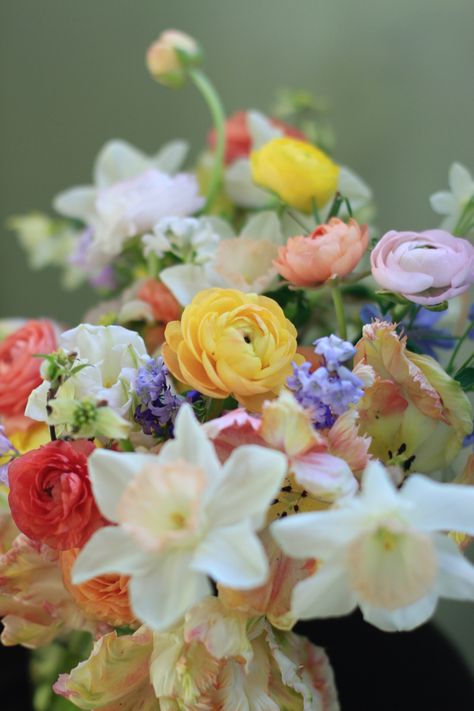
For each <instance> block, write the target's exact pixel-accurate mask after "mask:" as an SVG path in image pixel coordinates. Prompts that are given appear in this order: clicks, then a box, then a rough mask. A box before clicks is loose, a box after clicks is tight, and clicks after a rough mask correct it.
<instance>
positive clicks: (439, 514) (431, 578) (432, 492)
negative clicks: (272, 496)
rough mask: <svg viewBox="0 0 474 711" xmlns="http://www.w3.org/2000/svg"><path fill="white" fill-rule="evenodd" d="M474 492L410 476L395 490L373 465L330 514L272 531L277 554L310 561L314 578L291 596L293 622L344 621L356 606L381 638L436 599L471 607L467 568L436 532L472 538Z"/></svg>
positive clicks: (416, 618) (300, 518) (294, 519)
mask: <svg viewBox="0 0 474 711" xmlns="http://www.w3.org/2000/svg"><path fill="white" fill-rule="evenodd" d="M473 511H474V487H470V486H462V485H459V484H441V483H439V482H435V481H433V480H431V479H429V478H427V477H424V476H421V475H418V474H415V475H412V476H410V477H409V479H408V480H407V482H406V483H405V484H404V486H403V488H402V489H401V490H400V491H397V489H396V488H395V487H394V485H393V483H392V482H391V479H390V476H389V474H388V473H387V471H386V470H385V468H384V467H383V466H382V465H381V464H380V463H379V462H372V463H371V464H369V466H368V467H367V469H366V470H365V472H364V474H363V478H362V493H361V494H360V495H359V496H356V497H354V498H353V499H349V500H347V501H344V503H343V504H342V505H341V506H340V508H337V509H331V510H328V511H321V512H315V513H303V514H298V515H295V516H291V517H289V518H287V519H285V520H283V521H278V522H275V523H274V524H272V528H271V530H272V534H273V536H274V537H275V539H276V540H277V542H278V544H279V545H280V546H281V547H282V549H283V550H284V551H285V553H287V554H289V555H291V556H293V557H295V558H317V559H318V561H319V564H318V567H317V571H316V573H315V574H314V575H313V576H311V577H310V578H307V579H306V580H303V581H302V582H299V583H298V584H297V586H296V587H295V589H294V591H293V597H292V612H293V613H294V615H295V616H296V617H297V618H300V619H308V618H312V617H333V616H337V615H345V614H348V613H349V612H351V611H352V610H353V609H354V608H355V607H357V606H359V607H360V609H361V610H362V613H363V615H364V617H365V619H366V620H367V621H368V622H371V623H372V624H373V625H375V626H376V627H379V628H380V629H382V630H386V631H395V630H410V629H413V628H414V627H417V626H418V625H421V624H422V623H423V622H425V621H426V620H428V619H429V618H430V617H431V615H432V614H433V612H434V610H435V608H436V605H437V601H438V598H439V597H446V598H452V599H457V600H474V566H472V565H471V564H470V563H469V562H468V561H467V560H466V559H465V558H464V557H463V555H462V554H461V552H460V551H459V549H458V548H457V546H456V545H455V543H454V542H453V541H452V540H451V539H450V538H449V537H448V536H447V535H444V534H443V533H441V532H443V531H444V532H447V531H450V530H454V531H462V532H465V533H469V534H471V535H472V534H473V533H474V517H473Z"/></svg>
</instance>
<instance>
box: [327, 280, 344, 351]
mask: <svg viewBox="0 0 474 711" xmlns="http://www.w3.org/2000/svg"><path fill="white" fill-rule="evenodd" d="M330 289H331V296H332V301H333V304H334V310H335V311H336V319H337V330H338V331H339V336H340V338H342V339H343V340H344V341H346V340H347V325H346V315H345V313H344V302H343V300H342V294H341V291H340V289H339V285H338V284H337V283H333V284H331V285H330Z"/></svg>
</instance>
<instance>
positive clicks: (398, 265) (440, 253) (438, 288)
mask: <svg viewBox="0 0 474 711" xmlns="http://www.w3.org/2000/svg"><path fill="white" fill-rule="evenodd" d="M370 261H371V265H372V275H373V277H374V279H375V281H376V282H377V283H378V284H380V286H382V287H383V288H384V289H388V290H390V291H394V292H397V293H400V294H402V296H404V297H405V298H406V299H408V300H409V301H413V302H415V303H416V304H424V305H427V306H430V305H434V304H439V303H441V302H442V301H445V300H446V299H452V298H453V297H454V296H458V295H459V294H463V293H464V292H465V291H467V289H469V286H470V285H471V284H472V283H473V282H474V247H473V246H472V244H471V243H470V242H468V241H467V240H465V239H461V238H460V237H453V236H452V235H450V234H449V232H445V231H444V230H426V231H425V232H419V233H418V232H395V231H394V230H392V231H391V232H387V234H385V235H384V236H383V237H382V239H381V240H380V242H378V244H377V245H376V246H375V248H374V250H373V252H372V254H371V258H370Z"/></svg>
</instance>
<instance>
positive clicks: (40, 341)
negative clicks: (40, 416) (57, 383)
mask: <svg viewBox="0 0 474 711" xmlns="http://www.w3.org/2000/svg"><path fill="white" fill-rule="evenodd" d="M56 347H57V337H56V330H55V328H54V326H53V324H52V323H51V321H47V320H44V321H27V322H26V323H25V325H24V326H22V327H21V328H19V329H17V330H16V331H13V333H10V335H9V336H8V337H7V338H6V339H5V340H4V341H3V342H2V343H1V344H0V415H1V416H2V417H4V418H5V424H6V429H7V432H8V433H11V432H14V431H16V430H19V429H26V427H27V426H28V425H30V424H31V423H32V421H31V420H30V419H29V418H28V417H25V416H24V414H23V413H24V411H25V407H26V403H27V401H28V397H29V396H30V393H31V391H32V390H34V389H35V388H36V387H37V386H38V385H41V383H42V381H43V379H42V377H41V375H40V365H41V360H40V359H39V358H35V355H38V354H43V353H51V352H52V351H54V350H55V348H56Z"/></svg>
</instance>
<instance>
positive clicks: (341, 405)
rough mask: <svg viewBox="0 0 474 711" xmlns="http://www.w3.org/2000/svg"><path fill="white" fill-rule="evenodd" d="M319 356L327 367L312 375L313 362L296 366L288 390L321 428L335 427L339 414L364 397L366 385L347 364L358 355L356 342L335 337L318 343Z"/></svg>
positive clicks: (325, 338)
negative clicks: (354, 344) (356, 353)
mask: <svg viewBox="0 0 474 711" xmlns="http://www.w3.org/2000/svg"><path fill="white" fill-rule="evenodd" d="M313 345H314V346H315V349H314V351H315V353H317V354H318V355H320V356H322V358H323V361H324V365H322V366H320V367H319V368H316V370H313V371H312V372H311V363H303V365H301V366H296V365H294V364H293V375H292V376H291V377H290V378H288V380H287V384H288V387H289V388H290V389H291V390H292V391H293V393H294V395H295V397H296V399H297V401H298V402H299V403H300V405H302V407H304V408H305V409H307V410H309V411H310V412H311V416H312V419H313V423H314V426H315V427H316V428H317V429H325V428H327V427H331V426H332V425H333V424H334V422H335V421H336V419H337V418H338V417H339V415H342V414H343V413H344V412H345V411H346V410H347V409H348V407H349V405H351V404H355V403H357V402H358V401H359V400H360V398H361V397H362V396H363V395H364V391H363V383H362V380H360V378H358V377H357V376H356V375H354V374H353V373H352V372H351V371H350V370H349V369H348V368H346V366H345V365H343V363H345V362H346V361H347V360H349V359H350V358H352V357H353V356H354V355H355V348H354V346H353V345H352V343H349V342H348V341H343V340H342V339H341V338H338V336H335V335H331V336H325V337H324V338H318V340H316V341H314V343H313Z"/></svg>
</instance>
